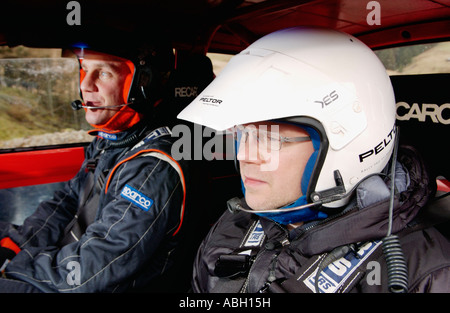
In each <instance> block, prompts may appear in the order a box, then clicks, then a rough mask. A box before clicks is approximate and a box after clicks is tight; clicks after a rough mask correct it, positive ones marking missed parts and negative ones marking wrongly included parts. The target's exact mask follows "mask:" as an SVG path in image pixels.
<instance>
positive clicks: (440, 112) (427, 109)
mask: <svg viewBox="0 0 450 313" xmlns="http://www.w3.org/2000/svg"><path fill="white" fill-rule="evenodd" d="M446 109H447V111H445V110H446ZM427 116H428V118H430V119H431V121H432V122H433V123H441V124H444V125H448V124H450V103H444V104H441V105H437V104H434V103H422V105H421V106H420V105H419V104H418V103H413V104H412V105H409V104H408V103H406V102H398V103H397V119H398V120H400V121H409V120H410V119H417V120H418V121H419V122H426V120H427Z"/></svg>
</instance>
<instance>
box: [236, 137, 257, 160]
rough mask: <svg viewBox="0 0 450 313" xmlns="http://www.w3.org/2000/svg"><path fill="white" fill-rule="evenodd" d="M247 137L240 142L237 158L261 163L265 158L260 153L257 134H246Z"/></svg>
mask: <svg viewBox="0 0 450 313" xmlns="http://www.w3.org/2000/svg"><path fill="white" fill-rule="evenodd" d="M245 136H247V138H245V140H242V141H241V142H240V143H239V147H238V153H237V156H236V157H237V160H238V161H243V162H251V163H260V162H261V161H262V160H263V159H262V158H261V155H260V153H259V147H258V140H257V139H256V137H255V136H252V135H249V134H248V133H247V134H245Z"/></svg>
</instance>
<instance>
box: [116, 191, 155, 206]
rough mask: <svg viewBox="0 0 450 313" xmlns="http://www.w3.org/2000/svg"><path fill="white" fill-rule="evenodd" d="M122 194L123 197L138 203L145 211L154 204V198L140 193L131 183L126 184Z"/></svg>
mask: <svg viewBox="0 0 450 313" xmlns="http://www.w3.org/2000/svg"><path fill="white" fill-rule="evenodd" d="M120 195H121V196H122V198H125V199H127V200H128V201H130V202H131V203H133V204H135V205H137V206H138V207H140V208H141V209H142V210H144V211H148V210H149V209H150V207H151V206H152V204H153V200H152V199H150V198H149V197H147V196H146V195H144V194H142V193H140V192H139V191H137V190H136V189H134V188H133V187H131V186H130V185H125V187H123V189H122V192H121V193H120Z"/></svg>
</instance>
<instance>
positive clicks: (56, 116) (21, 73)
mask: <svg viewBox="0 0 450 313" xmlns="http://www.w3.org/2000/svg"><path fill="white" fill-rule="evenodd" d="M78 79H79V73H78V62H77V60H76V58H75V57H74V56H68V57H62V51H61V49H37V48H34V49H31V48H26V47H23V46H18V47H14V48H10V47H0V149H10V148H19V147H34V146H47V145H58V144H65V143H75V142H87V141H91V140H92V137H90V136H89V135H87V134H86V130H87V129H89V125H88V124H87V123H86V121H85V119H84V112H83V110H80V111H78V112H76V111H73V110H72V108H71V106H70V103H71V102H72V101H73V100H75V99H79V98H80V96H79V91H78Z"/></svg>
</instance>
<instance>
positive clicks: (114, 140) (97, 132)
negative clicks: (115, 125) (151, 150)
mask: <svg viewBox="0 0 450 313" xmlns="http://www.w3.org/2000/svg"><path fill="white" fill-rule="evenodd" d="M147 125H148V121H146V120H144V121H141V122H139V123H138V124H136V125H134V126H133V127H131V128H129V129H126V130H123V131H108V130H101V129H92V130H90V131H88V134H90V135H91V136H96V137H97V138H99V139H100V140H101V139H104V140H105V142H108V143H109V144H111V145H112V146H122V143H123V144H124V145H125V146H128V145H129V144H131V143H132V142H134V141H136V140H138V139H140V138H141V137H142V136H143V135H144V133H145V131H146V130H147V128H148V126H147ZM128 141H130V143H129V144H127V143H128ZM136 142H137V141H136Z"/></svg>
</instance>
